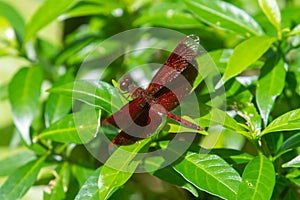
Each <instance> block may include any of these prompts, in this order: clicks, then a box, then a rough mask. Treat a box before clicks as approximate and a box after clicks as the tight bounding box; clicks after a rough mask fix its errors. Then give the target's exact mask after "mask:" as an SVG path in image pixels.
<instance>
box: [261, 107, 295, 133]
mask: <svg viewBox="0 0 300 200" xmlns="http://www.w3.org/2000/svg"><path fill="white" fill-rule="evenodd" d="M299 129H300V109H296V110H292V111H290V112H287V113H285V114H283V115H281V116H279V117H277V118H276V119H275V120H273V121H272V122H271V123H270V124H269V125H268V126H267V127H266V128H265V129H264V130H263V131H262V132H261V134H260V137H261V136H263V135H265V134H267V133H271V132H277V131H289V130H299Z"/></svg>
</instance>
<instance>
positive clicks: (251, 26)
mask: <svg viewBox="0 0 300 200" xmlns="http://www.w3.org/2000/svg"><path fill="white" fill-rule="evenodd" d="M185 3H186V5H187V8H188V10H190V11H192V12H193V13H194V14H195V15H196V16H197V17H198V18H200V20H201V21H203V22H205V23H208V24H210V25H211V26H214V27H216V28H223V29H227V30H230V31H234V32H236V33H239V34H241V35H244V36H249V35H260V34H262V33H263V31H262V29H261V27H260V26H259V24H258V23H257V22H256V21H255V20H254V19H253V18H252V17H251V16H250V15H249V14H247V13H246V12H245V11H243V10H241V9H239V8H237V7H236V6H234V5H232V4H230V3H227V2H224V1H220V0H214V1H211V0H185Z"/></svg>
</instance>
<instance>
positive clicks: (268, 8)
mask: <svg viewBox="0 0 300 200" xmlns="http://www.w3.org/2000/svg"><path fill="white" fill-rule="evenodd" d="M258 3H259V6H260V8H261V9H262V11H263V12H264V13H265V15H266V16H267V18H268V20H269V21H270V22H271V24H273V26H274V27H275V28H276V30H277V31H280V28H281V27H280V26H281V14H280V10H279V7H278V5H277V2H276V1H274V0H259V1H258Z"/></svg>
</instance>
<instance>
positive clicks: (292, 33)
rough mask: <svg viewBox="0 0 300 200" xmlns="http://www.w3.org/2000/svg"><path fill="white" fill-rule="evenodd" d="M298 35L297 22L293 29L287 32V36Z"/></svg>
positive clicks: (298, 27)
mask: <svg viewBox="0 0 300 200" xmlns="http://www.w3.org/2000/svg"><path fill="white" fill-rule="evenodd" d="M293 35H300V24H298V25H297V26H296V27H295V28H293V30H292V31H291V32H290V33H289V36H293Z"/></svg>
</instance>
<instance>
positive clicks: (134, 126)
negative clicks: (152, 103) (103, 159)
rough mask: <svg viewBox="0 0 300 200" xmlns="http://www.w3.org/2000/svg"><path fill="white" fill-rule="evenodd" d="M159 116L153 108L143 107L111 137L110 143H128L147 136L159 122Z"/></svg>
mask: <svg viewBox="0 0 300 200" xmlns="http://www.w3.org/2000/svg"><path fill="white" fill-rule="evenodd" d="M161 122H162V119H161V116H160V115H159V114H158V113H157V112H156V111H154V110H152V109H151V108H150V109H143V111H142V113H141V114H140V115H139V116H138V117H137V118H136V119H135V120H134V121H133V123H131V124H130V125H129V126H127V127H126V128H125V129H122V130H121V132H120V133H119V134H118V135H117V136H116V137H115V138H114V139H113V141H112V142H111V144H117V145H129V144H133V143H135V142H136V141H138V140H141V139H144V138H146V137H149V136H150V135H151V134H152V133H154V132H155V130H156V129H157V127H158V126H159V125H160V124H161Z"/></svg>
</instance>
